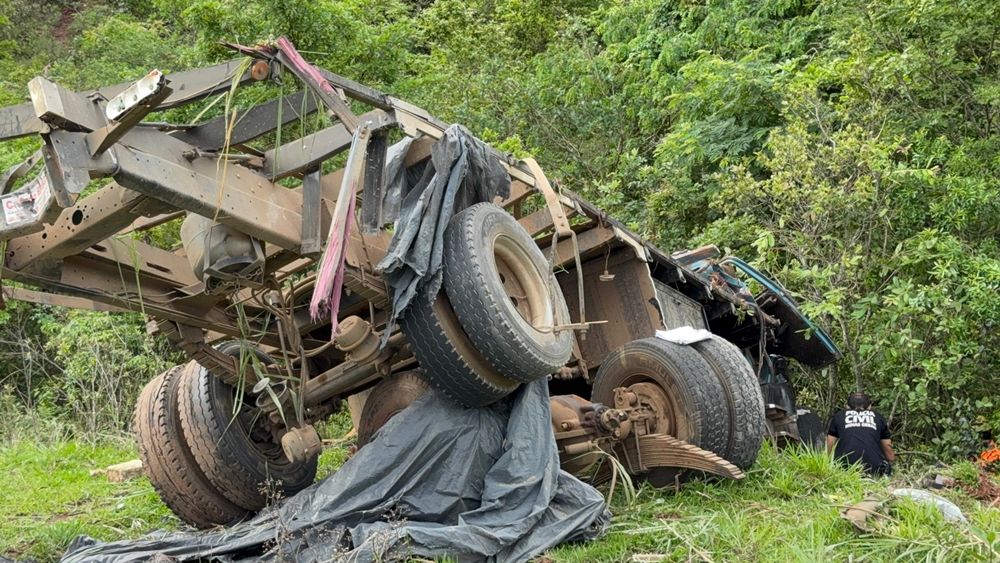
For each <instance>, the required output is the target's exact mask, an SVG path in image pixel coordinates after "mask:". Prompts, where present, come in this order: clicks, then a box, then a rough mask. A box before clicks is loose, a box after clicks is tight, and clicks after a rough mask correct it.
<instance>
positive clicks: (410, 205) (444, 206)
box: [376, 125, 510, 338]
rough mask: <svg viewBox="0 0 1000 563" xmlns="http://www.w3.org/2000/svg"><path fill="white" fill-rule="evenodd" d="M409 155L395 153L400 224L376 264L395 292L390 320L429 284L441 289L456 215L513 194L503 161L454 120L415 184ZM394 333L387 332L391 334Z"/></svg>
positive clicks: (392, 164)
mask: <svg viewBox="0 0 1000 563" xmlns="http://www.w3.org/2000/svg"><path fill="white" fill-rule="evenodd" d="M395 148H396V147H394V149H395ZM405 148H406V149H408V148H409V145H406V146H405ZM404 157H405V151H404V150H398V149H397V150H391V151H390V152H389V157H388V162H387V166H386V170H387V176H386V182H387V183H386V199H385V201H384V202H383V208H384V210H385V213H386V216H387V217H396V225H395V232H394V233H393V236H392V241H391V242H390V243H389V248H388V249H387V251H386V254H385V257H384V258H383V259H382V260H381V261H380V262H379V264H378V266H377V267H376V269H377V270H378V271H379V273H380V274H381V276H382V279H383V280H384V281H385V283H386V285H387V286H388V289H389V294H390V295H391V296H392V316H391V321H390V323H391V322H392V321H394V320H395V319H396V318H398V317H399V315H401V314H402V313H403V311H404V310H406V307H407V306H409V304H410V302H411V301H413V298H414V296H416V295H417V293H418V291H420V290H422V289H423V288H425V287H426V288H427V289H426V291H427V294H429V295H434V294H437V292H438V290H439V289H440V288H441V265H442V256H443V253H444V231H445V228H446V227H447V226H448V221H449V220H450V219H451V217H452V216H453V215H454V214H455V213H458V212H459V211H461V210H463V209H465V208H466V207H469V206H471V205H475V204H477V203H481V202H484V201H493V198H495V197H497V196H499V197H501V198H506V197H507V196H509V195H510V176H509V175H508V174H507V171H506V170H505V169H504V168H503V165H501V164H500V161H499V160H497V158H496V156H495V155H493V154H492V153H491V151H490V149H489V147H488V146H487V145H486V144H485V143H483V142H482V141H480V140H479V139H477V138H475V137H474V136H473V135H472V133H469V131H468V130H467V129H466V128H464V127H462V126H461V125H452V126H451V127H449V128H448V129H447V130H446V131H445V133H444V136H443V137H441V139H439V140H438V141H437V142H435V143H434V146H433V147H431V158H430V161H429V162H428V163H427V164H425V165H424V167H423V174H422V175H421V177H420V179H419V180H417V182H416V184H415V185H413V186H412V187H411V186H410V185H409V183H410V181H412V176H411V175H408V174H406V173H401V172H400V170H402V169H403V167H402V165H401V162H402V159H403V158H404ZM399 198H402V199H401V200H399ZM397 201H400V203H397ZM397 209H398V210H399V211H398V215H397V214H396V210H397ZM390 328H391V327H390ZM389 332H390V331H389V330H386V331H384V334H385V335H386V338H387V337H388V334H389Z"/></svg>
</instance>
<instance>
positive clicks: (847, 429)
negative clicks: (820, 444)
mask: <svg viewBox="0 0 1000 563" xmlns="http://www.w3.org/2000/svg"><path fill="white" fill-rule="evenodd" d="M829 434H830V435H831V436H833V437H834V438H837V448H836V449H835V450H834V455H835V457H837V458H845V459H846V460H847V461H848V462H849V463H852V464H853V463H859V462H860V463H861V464H863V465H864V466H865V468H866V469H868V471H869V472H874V471H876V470H877V469H878V468H879V467H880V466H881V465H882V463H883V462H885V461H886V459H885V453H884V452H883V451H882V444H881V440H888V439H889V437H890V436H889V427H888V426H887V425H886V423H885V419H884V418H882V415H880V414H878V413H877V412H875V411H871V410H859V411H855V410H846V411H839V412H837V414H835V415H833V419H831V420H830V430H829Z"/></svg>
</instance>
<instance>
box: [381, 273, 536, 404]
mask: <svg viewBox="0 0 1000 563" xmlns="http://www.w3.org/2000/svg"><path fill="white" fill-rule="evenodd" d="M399 327H400V328H401V329H402V330H403V334H405V335H406V339H407V341H408V342H409V343H410V349H411V350H412V351H413V355H414V356H415V357H416V358H417V363H419V364H420V367H421V368H423V372H424V376H425V377H426V378H427V383H429V384H430V385H431V386H432V387H434V388H435V389H437V390H439V391H441V392H442V393H444V394H445V395H446V396H448V397H450V398H451V399H452V400H454V401H456V402H458V403H460V404H462V405H465V406H467V407H482V406H486V405H489V404H490V403H494V402H496V401H498V400H500V399H502V398H503V397H506V396H507V395H509V394H510V393H511V392H512V391H513V390H514V389H517V386H518V385H519V383H518V382H517V381H514V380H512V379H508V378H506V377H504V376H502V375H500V374H499V373H497V372H496V370H494V369H493V368H492V367H491V366H490V365H489V364H487V363H486V360H484V359H483V357H482V356H480V355H479V353H478V352H477V351H476V349H475V347H474V346H473V345H472V343H471V342H469V337H468V336H466V334H465V332H464V331H463V330H462V327H461V325H460V324H458V319H456V318H455V313H454V311H452V309H451V305H450V304H449V303H448V299H447V298H446V297H445V296H444V292H441V293H439V294H438V295H437V297H435V298H434V301H433V302H431V301H430V300H429V299H428V297H427V296H426V295H418V296H417V297H416V298H415V299H414V300H413V302H412V303H410V306H409V307H407V308H406V311H404V312H403V316H402V317H400V319H399Z"/></svg>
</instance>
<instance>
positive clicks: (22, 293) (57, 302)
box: [3, 286, 128, 313]
mask: <svg viewBox="0 0 1000 563" xmlns="http://www.w3.org/2000/svg"><path fill="white" fill-rule="evenodd" d="M3 297H4V299H13V300H15V301H25V302H27V303H36V304H38V305H50V306H56V307H67V308H69V309H87V310H89V311H107V312H113V313H122V312H126V311H128V309H124V308H122V307H117V306H115V305H108V304H107V303H101V302H100V301H95V300H93V299H88V298H85V297H71V296H69V295H59V294H56V293H46V292H44V291H35V290H33V289H26V288H23V287H10V286H4V287H3Z"/></svg>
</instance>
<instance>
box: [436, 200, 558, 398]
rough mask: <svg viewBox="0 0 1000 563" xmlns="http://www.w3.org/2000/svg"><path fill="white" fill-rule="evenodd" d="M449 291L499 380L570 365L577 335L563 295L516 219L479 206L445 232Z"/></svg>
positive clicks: (457, 218)
mask: <svg viewBox="0 0 1000 563" xmlns="http://www.w3.org/2000/svg"><path fill="white" fill-rule="evenodd" d="M444 287H445V291H446V292H447V294H448V299H449V301H450V302H451V306H452V307H453V308H454V310H455V315H456V316H457V317H458V321H459V323H461V325H462V327H463V328H464V329H465V332H466V334H468V335H469V340H471V341H472V344H473V345H474V346H475V347H476V350H478V351H479V353H480V354H482V355H483V357H484V358H486V361H487V362H489V364H490V365H491V366H493V368H495V369H496V371H497V372H499V373H500V374H501V375H503V376H505V377H508V378H510V379H513V380H516V381H521V382H524V383H527V382H530V381H534V380H536V379H538V378H540V377H544V376H546V375H549V374H551V373H553V372H555V371H556V370H558V369H559V368H561V367H562V366H564V365H565V364H566V362H567V361H568V360H569V357H570V354H571V353H572V351H573V334H572V331H569V330H562V331H559V332H555V331H553V330H552V327H553V326H555V325H563V324H568V323H569V309H568V308H567V306H566V299H565V298H564V297H563V294H562V290H561V289H560V288H559V284H558V283H557V282H556V278H555V276H554V275H553V274H552V268H551V267H550V266H549V263H548V262H547V261H546V259H545V256H544V255H543V254H542V251H541V250H540V249H539V248H538V245H537V244H536V243H535V241H534V240H533V239H532V238H531V235H530V234H528V231H526V230H525V229H524V227H522V226H521V225H520V224H519V223H518V222H517V219H515V218H514V217H513V216H512V215H510V214H509V213H507V212H506V211H504V210H503V208H501V207H498V206H496V205H493V204H491V203H480V204H478V205H474V206H472V207H469V208H468V209H465V210H464V211H462V212H461V213H458V214H457V215H455V216H454V217H453V218H452V219H451V222H450V223H449V224H448V230H447V231H446V232H445V252H444Z"/></svg>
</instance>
